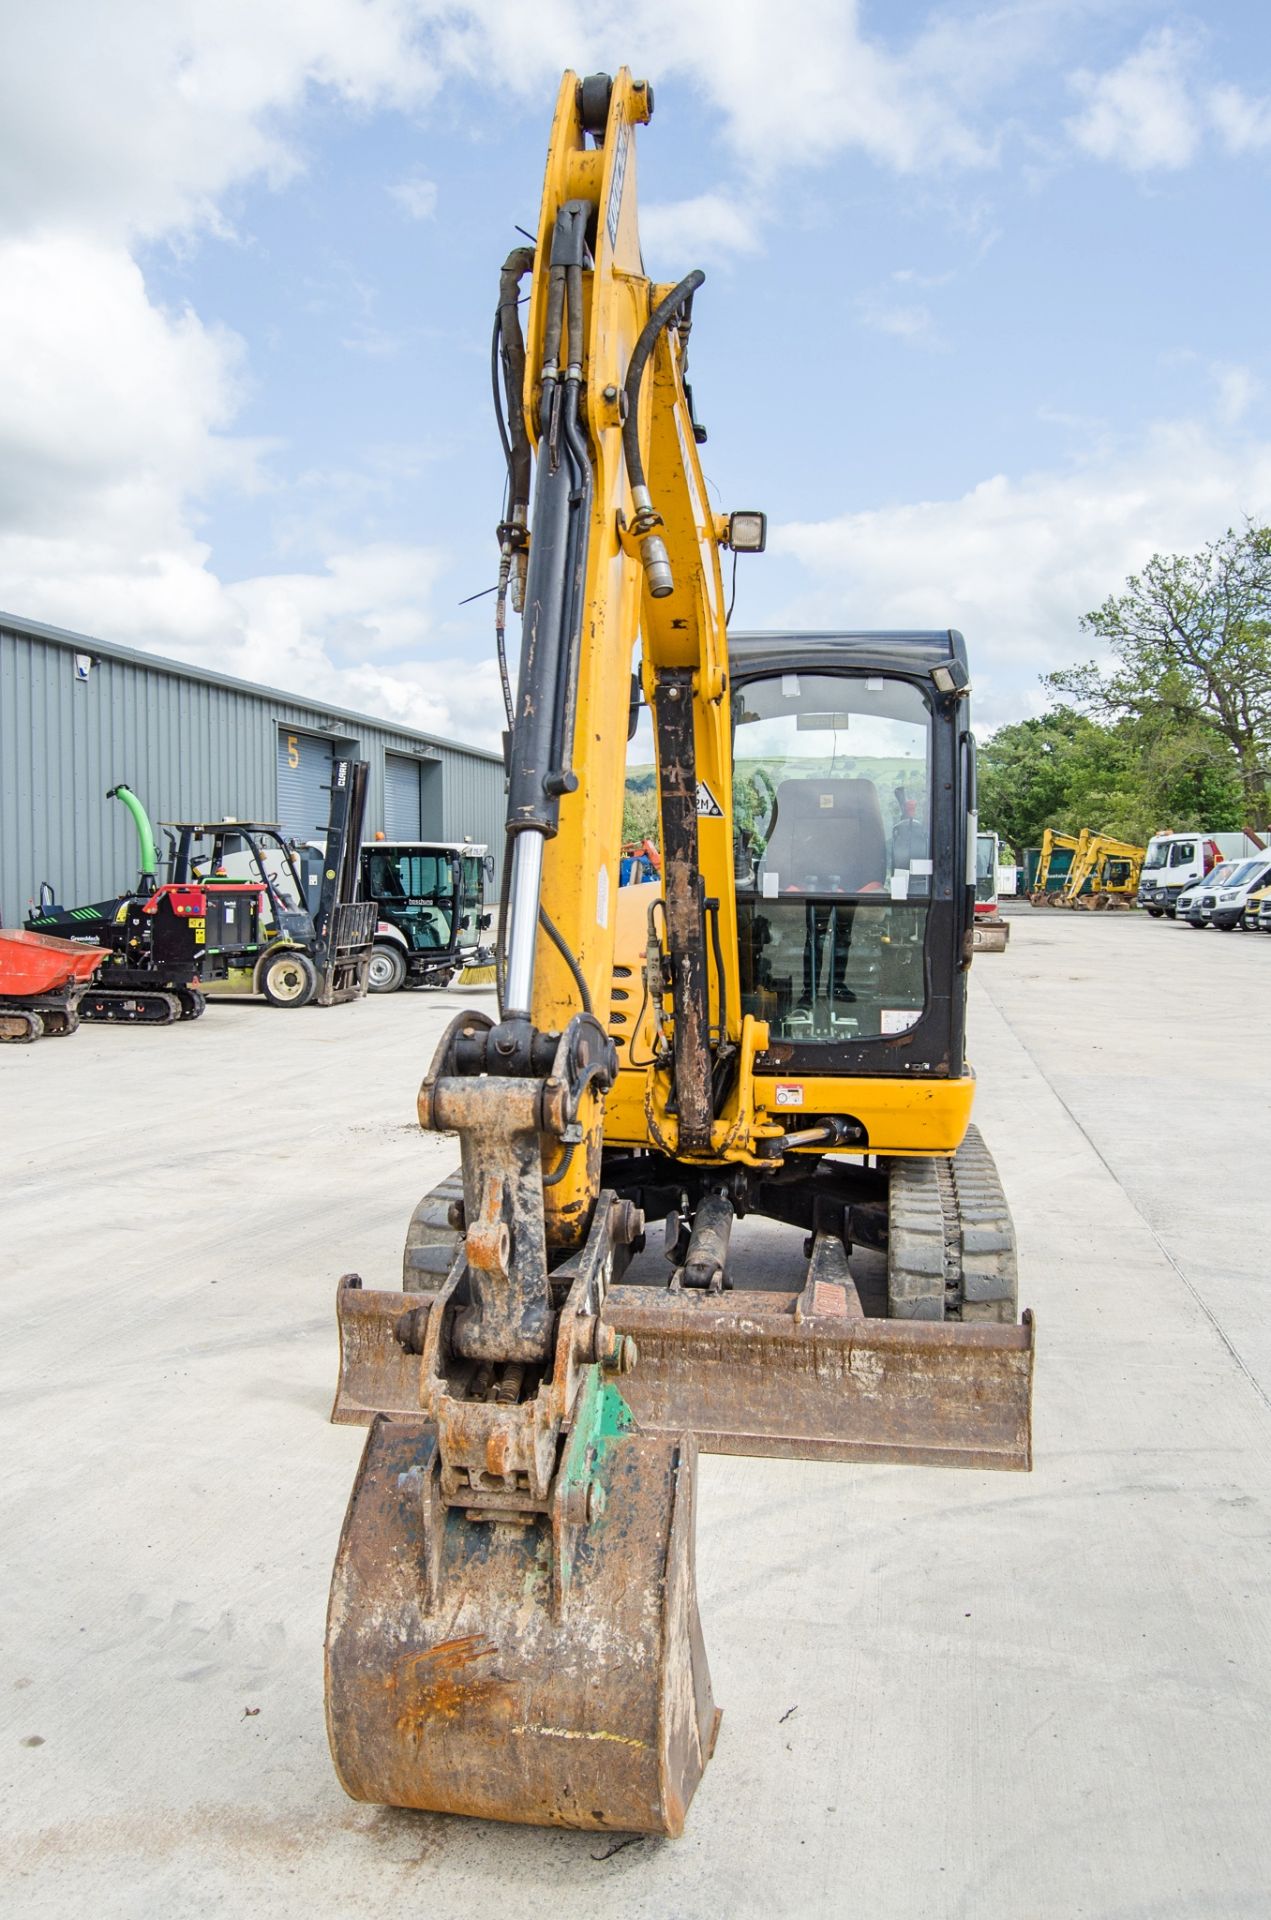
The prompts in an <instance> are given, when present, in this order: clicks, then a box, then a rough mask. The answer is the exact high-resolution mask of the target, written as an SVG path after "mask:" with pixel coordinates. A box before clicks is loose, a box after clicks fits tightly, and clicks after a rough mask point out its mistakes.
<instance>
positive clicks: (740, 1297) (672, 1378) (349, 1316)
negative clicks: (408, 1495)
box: [331, 1281, 1034, 1472]
mask: <svg viewBox="0 0 1271 1920" xmlns="http://www.w3.org/2000/svg"><path fill="white" fill-rule="evenodd" d="M428 1300H429V1296H428V1295H427V1294H418V1293H388V1292H379V1291H372V1290H370V1289H367V1290H366V1291H362V1290H361V1289H360V1288H358V1287H353V1286H350V1285H349V1283H348V1282H347V1281H342V1282H341V1283H340V1290H339V1294H338V1298H337V1312H338V1316H339V1322H340V1384H339V1388H338V1390H337V1392H336V1399H335V1407H334V1409H333V1411H332V1416H331V1417H332V1419H333V1420H335V1421H337V1422H340V1423H364V1422H366V1421H368V1420H370V1419H373V1418H374V1414H375V1412H376V1410H377V1409H382V1410H386V1411H394V1410H396V1411H401V1412H403V1413H409V1412H411V1411H412V1409H414V1410H417V1409H418V1368H419V1362H418V1358H417V1352H412V1351H411V1348H412V1347H413V1346H415V1345H416V1342H417V1338H418V1336H417V1334H415V1333H414V1332H413V1331H412V1329H413V1327H415V1326H416V1325H417V1320H416V1319H414V1318H412V1316H419V1315H426V1314H427V1312H428ZM602 1317H603V1319H604V1321H605V1323H606V1325H608V1326H610V1327H612V1328H613V1329H614V1331H615V1332H616V1333H619V1334H628V1335H630V1336H631V1337H632V1339H633V1341H634V1344H635V1351H636V1354H637V1355H638V1358H637V1360H636V1364H635V1368H634V1371H632V1372H631V1373H630V1374H626V1375H624V1376H623V1388H622V1390H623V1395H624V1398H625V1399H626V1401H627V1403H628V1404H629V1406H630V1408H631V1411H632V1412H633V1413H634V1415H635V1417H636V1420H637V1422H638V1423H639V1425H640V1427H641V1429H642V1430H644V1431H647V1432H651V1433H661V1434H679V1433H691V1434H692V1435H693V1436H694V1438H695V1439H696V1441H697V1444H698V1446H699V1447H700V1448H701V1450H702V1451H703V1452H704V1453H742V1454H766V1455H770V1456H773V1457H776V1458H781V1459H799V1460H804V1459H806V1460H858V1461H879V1462H882V1463H898V1462H907V1463H909V1464H910V1465H914V1466H950V1467H973V1468H986V1467H996V1468H1007V1469H1014V1470H1016V1471H1020V1472H1027V1470H1028V1469H1029V1467H1030V1466H1031V1464H1032V1383H1033V1333H1034V1329H1033V1317H1032V1315H1031V1313H1025V1314H1024V1316H1023V1319H1022V1321H1021V1323H1020V1324H1019V1325H1018V1326H999V1325H994V1324H992V1323H987V1324H984V1323H981V1324H975V1325H971V1324H967V1325H963V1324H961V1323H958V1322H952V1321H934V1320H882V1319H872V1318H866V1317H865V1315H864V1314H862V1313H861V1311H860V1308H859V1304H858V1302H857V1300H856V1298H855V1294H854V1290H852V1289H849V1288H846V1287H840V1286H835V1285H826V1284H812V1285H809V1286H808V1287H805V1288H804V1290H803V1292H802V1293H789V1292H759V1291H754V1292H743V1291H738V1292H728V1293H723V1294H705V1293H699V1292H689V1291H683V1292H678V1293H675V1292H671V1291H669V1290H666V1289H662V1288H654V1287H638V1286H622V1285H619V1286H615V1287H611V1288H610V1289H609V1292H608V1295H607V1296H606V1299H605V1305H604V1312H603V1316H602Z"/></svg>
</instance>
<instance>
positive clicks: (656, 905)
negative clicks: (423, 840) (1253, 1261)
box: [326, 70, 1033, 1834]
mask: <svg viewBox="0 0 1271 1920" xmlns="http://www.w3.org/2000/svg"><path fill="white" fill-rule="evenodd" d="M652 111H653V94H652V90H651V88H650V87H649V86H648V85H647V84H646V83H644V82H642V81H635V80H632V78H631V77H630V75H629V73H628V72H626V71H625V70H623V71H621V72H619V73H618V75H617V76H616V78H612V79H611V78H610V77H608V76H607V75H603V74H600V75H593V76H591V77H590V78H587V79H582V80H579V79H578V78H576V77H575V76H574V75H573V74H567V75H566V76H565V79H564V82H563V84H562V87H561V91H560V95H559V99H558V102H557V107H556V116H555V120H554V122H553V126H552V132H551V141H550V147H549V151H548V158H547V171H546V179H545V183H544V189H543V200H542V210H541V214H540V218H539V225H538V232H537V238H536V241H535V243H534V245H533V247H532V248H530V247H527V248H524V249H518V250H517V251H515V252H514V253H513V254H512V255H511V256H510V258H509V259H508V261H507V263H506V265H505V267H504V269H503V274H502V279H501V283H500V293H499V302H498V312H497V319H496V323H495V339H494V364H495V370H496V394H497V395H498V398H499V412H500V416H501V419H500V425H501V429H502V433H503V438H504V447H505V452H506V456H507V467H508V493H507V499H506V506H505V511H504V516H503V520H502V522H501V525H500V528H499V539H500V557H501V566H500V588H501V591H500V595H499V614H498V621H497V624H498V629H499V636H500V653H501V654H502V629H503V623H504V619H505V598H506V597H507V596H508V595H510V597H511V600H512V605H513V608H514V609H515V608H516V607H517V605H518V602H519V603H520V606H521V608H522V610H523V624H522V638H521V649H520V664H519V678H518V684H517V689H516V694H515V699H514V701H513V700H512V699H511V697H510V694H509V729H508V747H507V766H508V796H507V840H508V859H507V872H506V879H505V883H504V898H503V902H502V910H501V914H500V924H499V955H498V975H499V979H498V1017H497V1018H495V1017H493V1015H492V1014H490V1013H486V1012H470V1013H463V1014H460V1015H459V1016H458V1017H457V1018H456V1019H455V1020H454V1021H453V1023H452V1024H451V1026H450V1028H449V1029H448V1031H447V1032H446V1034H445V1036H444V1038H443V1039H442V1041H441V1044H440V1045H439V1047H438V1049H437V1052H436V1056H435V1058H434V1059H433V1061H432V1064H431V1066H430V1067H429V1069H428V1071H427V1074H426V1077H425V1079H424V1082H423V1085H422V1088H421V1090H420V1094H419V1119H420V1122H421V1124H422V1126H423V1127H424V1128H425V1129H428V1130H431V1131H435V1132H438V1133H445V1134H453V1135H454V1136H455V1137H456V1138H457V1142H458V1148H459V1154H460V1158H461V1163H462V1164H461V1167H460V1168H459V1170H458V1171H457V1172H456V1173H455V1174H454V1175H452V1176H451V1177H450V1178H449V1179H447V1180H445V1181H443V1182H442V1183H441V1185H440V1186H439V1187H437V1188H436V1189H435V1190H434V1191H433V1192H432V1193H430V1194H428V1195H426V1196H425V1197H424V1199H423V1200H422V1201H421V1202H420V1205H419V1207H418V1208H417V1209H416V1212H415V1216H414V1218H413V1219H412V1221H411V1223H410V1227H409V1231H408V1235H407V1242H406V1250H405V1256H404V1266H403V1274H402V1280H401V1284H400V1285H398V1286H394V1287H392V1288H384V1289H375V1288H371V1287H366V1286H364V1285H363V1284H362V1282H361V1280H360V1279H359V1278H358V1277H357V1276H353V1275H350V1276H346V1277H345V1279H344V1280H342V1281H341V1283H340V1287H339V1292H338V1314H339V1326H340V1337H341V1376H340V1385H339V1393H338V1396H337V1401H336V1407H335V1410H334V1416H333V1417H334V1418H336V1419H337V1420H342V1421H350V1422H362V1423H365V1424H368V1425H369V1428H370V1431H369V1433H368V1435H367V1439H366V1444H365V1450H364V1453H363V1456H362V1462H361V1466H360V1468H359V1470H358V1474H357V1478H356V1482H355V1485H354V1488H353V1493H352V1496H351V1499H350V1503H349V1509H348V1514H347V1518H346V1521H345V1526H344V1531H343V1534H342V1537H341V1540H340V1545H339V1551H338V1556H337V1560H336V1566H335V1572H334V1576H333V1582H332V1590H331V1602H330V1612H329V1620H328V1635H327V1669H326V1698H327V1717H328V1729H329V1734H330V1742H331V1748H332V1753H333V1756H334V1760H335V1765H336V1768H337V1770H338V1773H339V1776H340V1779H341V1780H342V1782H343V1784H344V1786H345V1788H346V1789H347V1791H348V1792H349V1793H350V1794H351V1795H353V1796H354V1797H355V1798H358V1799H361V1800H368V1801H376V1802H381V1803H387V1804H391V1805H395V1806H400V1807H417V1808H427V1809H433V1810H439V1811H445V1812H451V1813H463V1814H470V1815H482V1816H486V1817H489V1818H495V1819H500V1820H516V1821H527V1822H534V1823H541V1824H547V1825H560V1826H569V1827H583V1828H597V1829H617V1830H625V1831H639V1832H650V1833H668V1834H674V1833H678V1832H679V1831H680V1830H681V1828H682V1826H683V1823H684V1818H685V1813H686V1810H687V1807H688V1804H689V1802H690V1800H691V1798H692V1795H693V1792H694V1789H695V1788H696V1785H697V1782H698V1780H699V1778H700V1776H701V1773H702V1770H703V1768H704V1767H705V1765H706V1763H707V1761H708V1759H709V1758H710V1755H711V1752H712V1749H713V1747H714V1745H715V1738H716V1731H717V1727H718V1724H719V1715H718V1714H717V1712H716V1709H715V1705H714V1701H713V1697H712V1692H711V1683H710V1676H709V1672H708V1668H707V1662H706V1654H705V1648H704V1643H703V1638H702V1631H701V1625H700V1622H699V1617H698V1608H697V1598H696V1590H695V1580H694V1527H695V1522H694V1506H695V1500H696V1490H695V1484H696V1473H697V1466H696V1463H697V1450H698V1448H699V1447H702V1448H706V1449H714V1450H717V1451H723V1452H729V1453H738V1454H761V1455H762V1454H767V1455H777V1456H785V1457H795V1458H801V1459H804V1458H806V1459H820V1460H846V1461H882V1462H916V1463H919V1464H922V1465H933V1464H934V1465H939V1464H949V1465H962V1466H969V1467H976V1468H984V1467H1002V1468H1014V1469H1023V1468H1027V1467H1028V1465H1029V1464H1030V1394H1031V1376H1032V1355H1033V1330H1032V1323H1031V1317H1030V1316H1029V1315H1028V1314H1025V1315H1024V1316H1023V1318H1022V1320H1020V1319H1019V1318H1018V1317H1017V1306H1016V1271H1015V1248H1014V1239H1013V1234H1012V1229H1011V1223H1010V1217H1009V1214H1008V1212H1007V1208H1006V1203H1005V1200H1004V1198H1003V1196H1002V1192H1001V1188H1000V1185H999V1183H998V1180H997V1176H996V1173H995V1170H994V1167H993V1162H992V1160H991V1158H990V1156H989V1154H988V1151H987V1149H986V1148H985V1146H984V1144H983V1142H982V1141H981V1140H980V1138H979V1136H978V1134H977V1133H976V1131H975V1129H974V1128H973V1127H971V1126H970V1125H969V1121H970V1115H971V1106H972V1098H973V1093H974V1078H973V1075H972V1072H971V1069H970V1067H969V1066H968V1064H967V1060H966V1041H965V1015H966V989H967V975H968V969H969V966H970V963H971V953H972V941H973V923H974V900H975V884H974V883H975V868H974V853H975V746H974V740H973V737H972V733H971V727H970V722H969V718H968V702H967V693H968V687H969V678H970V676H969V673H968V669H967V662H966V654H965V649H964V646H963V642H962V639H961V636H960V635H959V634H957V633H955V632H952V631H950V630H948V629H947V628H946V629H938V630H933V631H928V632H901V633H888V632H875V631H859V632H858V631H844V632H836V633H829V634H825V633H779V634H767V635H761V634H750V633H747V634H738V633H734V634H731V635H730V634H729V633H728V631H727V621H726V615H725V596H724V588H723V578H722V572H721V554H723V553H726V552H729V551H731V552H732V553H734V554H738V553H742V552H747V551H750V552H754V551H758V550H760V549H761V548H762V546H763V544H764V520H763V516H762V515H760V514H758V513H750V512H747V513H734V514H732V515H729V516H723V515H720V514H718V513H716V511H715V510H714V507H713V506H712V504H711V502H710V500H709V498H708V494H707V489H706V485H705V482H704V480H703V476H702V470H701V466H700V464H699V456H698V446H699V444H700V442H701V441H702V440H703V439H704V437H705V436H704V433H703V431H702V428H701V426H700V424H699V422H698V419H697V415H696V413H695V410H694V404H693V394H692V389H691V387H690V385H689V383H688V380H687V377H686V376H687V372H688V348H689V338H690V329H691V327H692V326H693V325H694V323H695V320H694V301H695V296H696V294H697V291H698V289H699V287H700V285H701V283H702V280H703V275H702V274H701V273H690V274H689V275H688V276H687V277H686V278H685V279H683V280H681V281H679V283H678V284H676V285H653V284H651V283H650V281H649V280H648V278H647V276H646V274H645V272H644V267H643V263H642V258H641V251H640V241H639V233H638V227H637V213H636V165H635V147H636V132H637V129H638V128H640V127H642V126H644V125H645V124H646V123H647V122H648V120H649V119H650V116H651V114H652ZM527 280H528V283H529V302H528V314H527V325H526V329H525V334H524V336H523V334H522V327H521V320H520V309H519V305H518V301H519V296H520V290H521V287H522V284H523V283H524V282H525V281H527ZM637 657H638V668H637V670H636V671H635V672H634V673H633V666H634V665H635V663H636V661H637ZM643 708H647V709H648V713H649V721H648V722H646V723H645V724H651V730H652V737H653V742H654V749H655V753H656V788H657V804H658V822H659V831H658V834H657V836H656V840H657V843H658V846H659V849H660V852H661V859H662V864H661V871H660V873H659V875H658V877H657V878H656V879H655V880H653V881H651V882H647V883H645V884H643V885H639V886H627V887H624V888H621V889H620V888H619V886H618V884H617V883H618V878H619V874H618V865H619V855H620V849H621V844H622V814H623V793H624V760H625V753H626V745H627V742H628V740H629V739H630V738H631V737H632V735H633V733H634V730H635V728H636V726H637V724H638V723H639V720H640V714H641V710H642V709H643ZM747 1214H758V1215H763V1216H766V1218H767V1220H769V1221H776V1222H779V1223H783V1225H784V1232H785V1236H786V1238H787V1240H788V1246H789V1252H790V1254H791V1255H792V1256H793V1261H794V1270H793V1272H789V1271H783V1270H782V1268H781V1267H780V1265H774V1266H772V1267H771V1268H764V1269H763V1270H762V1271H761V1272H760V1274H759V1277H758V1278H755V1277H753V1275H752V1276H751V1277H750V1278H746V1276H745V1274H744V1273H743V1271H742V1269H741V1266H740V1264H739V1262H738V1260H737V1258H736V1253H735V1250H734V1249H732V1248H731V1246H730V1240H731V1236H732V1233H733V1229H734V1226H735V1223H736V1222H737V1221H738V1220H739V1219H741V1218H742V1217H743V1216H744V1215H747ZM657 1222H662V1223H664V1229H663V1233H664V1241H665V1253H666V1255H667V1258H666V1259H662V1258H660V1257H658V1255H657V1254H656V1253H655V1252H654V1251H652V1250H650V1249H649V1248H648V1246H647V1244H646V1243H647V1241H648V1239H649V1238H651V1237H652V1232H653V1228H654V1225H655V1223H657ZM761 1231H767V1232H776V1233H777V1235H778V1237H780V1232H781V1230H780V1229H763V1230H761ZM744 1233H745V1230H744V1229H743V1235H744ZM792 1281H793V1284H791V1282H792ZM953 1497H955V1498H956V1495H955V1496H953Z"/></svg>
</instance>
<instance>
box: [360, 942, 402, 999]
mask: <svg viewBox="0 0 1271 1920" xmlns="http://www.w3.org/2000/svg"><path fill="white" fill-rule="evenodd" d="M405 979H406V962H405V961H404V960H403V959H402V956H401V953H400V951H399V950H398V948H396V947H390V946H388V945H387V944H386V943H384V942H381V941H378V940H377V941H376V943H375V946H374V947H373V948H372V950H371V964H370V967H369V968H368V970H367V975H366V984H367V988H368V990H369V991H370V992H371V993H396V992H397V989H398V988H399V987H400V986H402V985H403V984H404V983H405Z"/></svg>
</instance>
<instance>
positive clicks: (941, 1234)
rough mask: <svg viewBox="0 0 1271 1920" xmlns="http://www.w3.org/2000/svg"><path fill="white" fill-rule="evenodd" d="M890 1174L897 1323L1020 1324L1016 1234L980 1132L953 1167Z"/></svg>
mask: <svg viewBox="0 0 1271 1920" xmlns="http://www.w3.org/2000/svg"><path fill="white" fill-rule="evenodd" d="M887 1172H888V1189H887V1191H888V1209H887V1211H888V1252H887V1291H888V1299H889V1305H890V1311H891V1314H892V1316H893V1318H895V1319H904V1320H966V1321H975V1320H980V1321H984V1320H991V1321H999V1322H1004V1323H1006V1324H1008V1325H1009V1324H1011V1323H1013V1322H1014V1321H1015V1319H1016V1318H1017V1314H1018V1308H1017V1297H1018V1276H1017V1262H1016V1255H1015V1229H1014V1226H1013V1225H1012V1222H1011V1214H1010V1208H1009V1207H1008V1206H1007V1204H1006V1195H1005V1194H1004V1193H1003V1192H1002V1183H1001V1181H1000V1179H999V1178H998V1173H997V1168H996V1166H995V1165H994V1163H993V1156H992V1154H991V1153H990V1152H989V1150H988V1148H987V1147H986V1146H985V1144H984V1141H983V1140H982V1139H981V1137H980V1131H979V1128H978V1127H968V1128H967V1134H966V1139H965V1140H964V1141H963V1142H962V1145H961V1146H960V1147H959V1148H958V1151H957V1153H956V1154H955V1155H954V1157H953V1159H952V1160H893V1161H891V1162H890V1163H889V1164H888V1168H887Z"/></svg>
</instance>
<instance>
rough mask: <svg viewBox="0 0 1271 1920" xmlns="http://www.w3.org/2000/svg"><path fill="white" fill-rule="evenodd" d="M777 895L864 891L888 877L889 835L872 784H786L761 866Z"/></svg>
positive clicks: (775, 809)
mask: <svg viewBox="0 0 1271 1920" xmlns="http://www.w3.org/2000/svg"><path fill="white" fill-rule="evenodd" d="M759 872H760V886H761V888H762V885H763V877H764V876H765V875H771V876H773V877H774V878H775V880H776V885H777V891H778V893H829V892H830V891H831V880H832V879H833V880H834V888H835V890H837V889H839V888H841V889H842V891H843V892H844V893H860V892H862V891H863V890H865V889H866V888H872V887H881V886H882V884H883V882H884V880H885V879H886V875H887V836H886V833H885V831H884V828H883V813H882V808H881V807H880V806H879V804H878V790H877V788H876V787H875V785H874V783H873V781H872V780H783V781H782V782H781V784H780V786H779V787H778V788H777V797H776V803H775V805H774V807H773V814H772V831H771V835H770V837H769V840H768V845H767V846H766V848H765V849H764V854H763V858H762V860H761V862H760V867H759Z"/></svg>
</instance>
